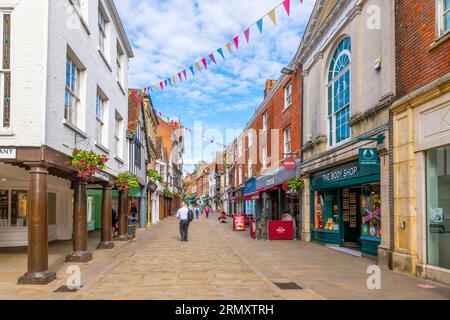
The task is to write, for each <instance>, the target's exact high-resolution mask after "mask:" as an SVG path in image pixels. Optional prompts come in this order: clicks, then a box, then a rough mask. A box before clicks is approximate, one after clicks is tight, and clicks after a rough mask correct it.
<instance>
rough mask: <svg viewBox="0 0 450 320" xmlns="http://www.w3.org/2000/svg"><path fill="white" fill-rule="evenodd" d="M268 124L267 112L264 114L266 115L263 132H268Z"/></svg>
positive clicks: (264, 116)
mask: <svg viewBox="0 0 450 320" xmlns="http://www.w3.org/2000/svg"><path fill="white" fill-rule="evenodd" d="M267 122H268V117H267V112H264V114H263V131H266V130H267Z"/></svg>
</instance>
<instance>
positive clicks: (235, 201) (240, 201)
mask: <svg viewBox="0 0 450 320" xmlns="http://www.w3.org/2000/svg"><path fill="white" fill-rule="evenodd" d="M231 204H232V206H233V207H234V211H233V214H244V213H245V203H244V187H241V188H238V189H236V190H235V191H234V192H233V196H232V198H231Z"/></svg>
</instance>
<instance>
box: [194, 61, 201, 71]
mask: <svg viewBox="0 0 450 320" xmlns="http://www.w3.org/2000/svg"><path fill="white" fill-rule="evenodd" d="M195 66H196V67H197V70H198V71H201V67H200V62H197V63H196V64H195Z"/></svg>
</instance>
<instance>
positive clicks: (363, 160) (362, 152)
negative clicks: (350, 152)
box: [359, 148, 378, 166]
mask: <svg viewBox="0 0 450 320" xmlns="http://www.w3.org/2000/svg"><path fill="white" fill-rule="evenodd" d="M377 164H378V149H377V148H361V149H359V165H360V166H372V165H377Z"/></svg>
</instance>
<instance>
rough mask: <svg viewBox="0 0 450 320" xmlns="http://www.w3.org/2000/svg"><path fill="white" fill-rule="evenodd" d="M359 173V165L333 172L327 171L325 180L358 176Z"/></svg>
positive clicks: (330, 180)
mask: <svg viewBox="0 0 450 320" xmlns="http://www.w3.org/2000/svg"><path fill="white" fill-rule="evenodd" d="M358 173H359V167H357V166H355V167H351V168H345V169H339V170H336V171H331V172H328V173H325V174H324V175H323V181H325V182H333V181H340V180H345V179H350V178H352V177H355V176H357V175H358Z"/></svg>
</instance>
